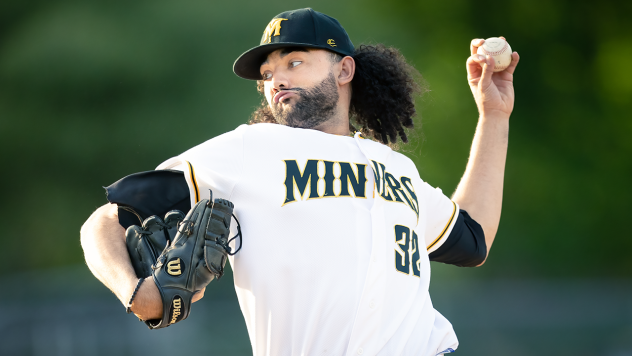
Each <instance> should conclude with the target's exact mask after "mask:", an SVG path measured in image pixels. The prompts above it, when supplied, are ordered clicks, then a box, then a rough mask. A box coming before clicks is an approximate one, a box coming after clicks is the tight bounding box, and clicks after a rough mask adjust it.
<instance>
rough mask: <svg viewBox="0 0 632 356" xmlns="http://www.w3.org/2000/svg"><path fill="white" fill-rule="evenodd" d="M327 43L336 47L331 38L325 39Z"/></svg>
mask: <svg viewBox="0 0 632 356" xmlns="http://www.w3.org/2000/svg"><path fill="white" fill-rule="evenodd" d="M327 44H328V45H330V46H332V47H336V42H335V41H334V40H332V39H331V38H330V39H328V40H327Z"/></svg>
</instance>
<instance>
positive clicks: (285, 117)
mask: <svg viewBox="0 0 632 356" xmlns="http://www.w3.org/2000/svg"><path fill="white" fill-rule="evenodd" d="M292 90H293V91H295V92H297V93H298V94H299V95H298V96H299V99H298V100H297V101H296V103H295V104H294V105H291V106H289V107H285V108H284V107H283V106H282V105H281V103H275V104H272V106H271V111H272V115H274V118H275V119H276V121H277V122H278V123H279V124H282V125H286V126H290V127H298V128H303V129H312V128H314V127H317V126H319V125H320V124H322V123H324V122H326V121H328V120H329V119H331V118H332V117H333V115H334V113H335V111H336V105H337V104H338V98H339V96H338V88H337V87H336V78H335V77H334V74H333V73H331V72H330V73H329V76H328V77H327V78H325V80H323V81H322V82H320V83H319V84H317V85H315V86H314V87H312V88H309V89H302V88H295V89H292Z"/></svg>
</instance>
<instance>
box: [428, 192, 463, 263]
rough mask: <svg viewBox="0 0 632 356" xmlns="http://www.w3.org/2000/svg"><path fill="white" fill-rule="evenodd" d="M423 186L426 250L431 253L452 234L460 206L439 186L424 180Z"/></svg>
mask: <svg viewBox="0 0 632 356" xmlns="http://www.w3.org/2000/svg"><path fill="white" fill-rule="evenodd" d="M421 188H422V198H423V199H424V202H425V204H426V226H425V242H426V250H427V252H428V253H431V252H433V251H435V250H436V249H438V248H439V247H440V246H441V245H443V243H444V242H445V241H446V239H447V238H448V236H449V235H450V232H451V231H452V228H453V227H454V224H455V223H456V220H457V217H458V212H459V206H458V204H457V203H455V202H453V201H452V200H450V198H448V197H447V196H445V195H444V194H443V192H442V191H441V189H439V188H433V187H431V186H430V185H429V184H428V183H426V182H423V181H422V182H421Z"/></svg>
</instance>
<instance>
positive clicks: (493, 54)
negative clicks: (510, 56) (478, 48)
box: [483, 41, 509, 56]
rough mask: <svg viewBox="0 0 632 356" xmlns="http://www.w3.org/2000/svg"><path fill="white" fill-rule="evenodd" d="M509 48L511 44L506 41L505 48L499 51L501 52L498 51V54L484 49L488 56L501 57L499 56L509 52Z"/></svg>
mask: <svg viewBox="0 0 632 356" xmlns="http://www.w3.org/2000/svg"><path fill="white" fill-rule="evenodd" d="M507 47H509V43H507V41H505V45H504V46H503V48H501V49H499V50H498V51H496V52H487V50H485V48H483V50H484V51H485V52H486V53H487V54H489V55H490V56H496V55H499V54H501V53H504V52H505V51H506V50H507Z"/></svg>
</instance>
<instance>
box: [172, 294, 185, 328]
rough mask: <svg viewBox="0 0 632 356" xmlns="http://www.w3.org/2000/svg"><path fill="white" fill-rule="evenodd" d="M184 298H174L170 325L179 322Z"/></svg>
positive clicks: (177, 296)
mask: <svg viewBox="0 0 632 356" xmlns="http://www.w3.org/2000/svg"><path fill="white" fill-rule="evenodd" d="M181 310H182V298H180V296H179V295H176V296H175V297H174V298H173V303H172V306H171V313H169V314H171V318H170V319H171V321H170V322H169V324H175V323H176V322H177V321H178V317H179V316H180V315H181V314H182V312H181Z"/></svg>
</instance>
